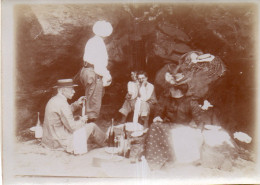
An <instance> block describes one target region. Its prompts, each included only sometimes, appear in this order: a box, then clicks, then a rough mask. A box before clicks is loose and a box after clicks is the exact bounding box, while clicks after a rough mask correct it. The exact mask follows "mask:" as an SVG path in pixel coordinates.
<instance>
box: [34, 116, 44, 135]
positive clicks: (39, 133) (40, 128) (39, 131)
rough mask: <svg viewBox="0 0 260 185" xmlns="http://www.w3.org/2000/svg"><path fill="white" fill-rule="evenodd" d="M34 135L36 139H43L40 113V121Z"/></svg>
mask: <svg viewBox="0 0 260 185" xmlns="http://www.w3.org/2000/svg"><path fill="white" fill-rule="evenodd" d="M34 134H35V138H37V139H39V138H42V126H41V122H40V113H39V112H38V120H37V124H36V127H35V133H34Z"/></svg>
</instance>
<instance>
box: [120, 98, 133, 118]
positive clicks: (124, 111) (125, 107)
mask: <svg viewBox="0 0 260 185" xmlns="http://www.w3.org/2000/svg"><path fill="white" fill-rule="evenodd" d="M119 112H120V113H121V115H122V117H121V120H120V123H125V122H126V118H127V116H128V114H129V113H130V112H131V102H130V100H125V102H124V104H123V106H122V108H121V109H120V110H119Z"/></svg>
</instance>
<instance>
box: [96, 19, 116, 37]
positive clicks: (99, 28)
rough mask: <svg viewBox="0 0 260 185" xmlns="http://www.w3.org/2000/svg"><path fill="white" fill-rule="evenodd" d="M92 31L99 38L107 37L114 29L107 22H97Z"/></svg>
mask: <svg viewBox="0 0 260 185" xmlns="http://www.w3.org/2000/svg"><path fill="white" fill-rule="evenodd" d="M92 30H93V32H94V33H95V34H96V35H98V36H101V37H107V36H109V35H111V33H112V32H113V27H112V25H111V24H110V23H109V22H107V21H97V22H96V23H95V24H94V26H93V29H92Z"/></svg>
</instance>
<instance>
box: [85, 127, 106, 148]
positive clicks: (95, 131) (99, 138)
mask: <svg viewBox="0 0 260 185" xmlns="http://www.w3.org/2000/svg"><path fill="white" fill-rule="evenodd" d="M85 128H86V136H87V140H88V138H89V136H90V135H92V136H93V138H94V140H95V142H96V143H97V144H98V145H100V146H105V141H106V134H105V133H104V132H103V131H102V130H101V129H100V128H99V127H98V126H97V125H96V124H95V123H88V124H86V125H85Z"/></svg>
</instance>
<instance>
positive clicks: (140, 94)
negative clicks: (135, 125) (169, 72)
mask: <svg viewBox="0 0 260 185" xmlns="http://www.w3.org/2000/svg"><path fill="white" fill-rule="evenodd" d="M135 74H136V73H135ZM132 80H133V81H132V82H131V83H130V82H129V83H128V87H129V86H133V87H135V88H132V92H131V91H130V92H129V88H128V94H127V96H126V100H125V102H124V104H123V106H122V108H121V109H120V110H119V112H120V113H121V114H122V119H121V123H124V122H125V121H126V118H127V116H128V114H129V113H130V112H132V111H134V109H135V104H136V102H137V100H139V101H140V102H141V103H140V110H139V113H138V115H139V117H140V118H141V121H142V124H144V127H145V128H148V120H149V114H150V109H151V106H153V105H154V104H155V103H156V102H157V99H156V96H155V91H154V86H153V84H151V83H149V82H148V81H147V80H148V77H147V73H146V72H144V71H140V72H139V73H138V75H137V78H136V76H134V75H132ZM134 84H136V85H135V86H134Z"/></svg>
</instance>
